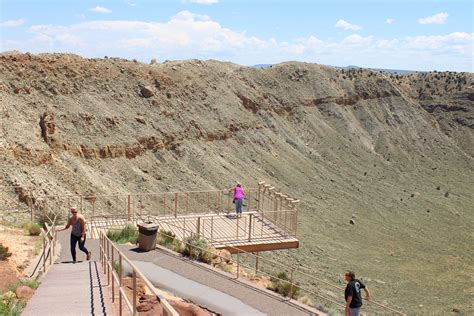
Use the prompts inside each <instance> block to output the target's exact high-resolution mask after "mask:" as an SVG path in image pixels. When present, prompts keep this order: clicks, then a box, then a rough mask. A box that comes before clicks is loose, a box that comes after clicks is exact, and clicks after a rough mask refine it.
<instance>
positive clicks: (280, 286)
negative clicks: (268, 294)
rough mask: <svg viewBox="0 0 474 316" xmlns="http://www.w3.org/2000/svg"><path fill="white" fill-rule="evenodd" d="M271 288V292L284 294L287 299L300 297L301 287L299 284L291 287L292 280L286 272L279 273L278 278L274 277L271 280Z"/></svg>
mask: <svg viewBox="0 0 474 316" xmlns="http://www.w3.org/2000/svg"><path fill="white" fill-rule="evenodd" d="M270 281H271V282H272V283H271V286H270V287H269V289H270V290H272V291H275V292H277V293H280V294H282V295H283V296H286V297H291V298H294V299H297V298H298V296H299V287H298V283H295V284H296V286H295V285H293V286H292V285H291V283H290V280H289V279H288V275H287V274H286V272H279V273H278V274H277V275H276V277H275V276H273V277H271V278H270Z"/></svg>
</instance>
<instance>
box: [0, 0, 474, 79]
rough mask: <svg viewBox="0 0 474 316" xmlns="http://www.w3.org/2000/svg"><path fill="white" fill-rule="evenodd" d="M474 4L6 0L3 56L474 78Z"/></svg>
mask: <svg viewBox="0 0 474 316" xmlns="http://www.w3.org/2000/svg"><path fill="white" fill-rule="evenodd" d="M473 3H474V2H473V1H464V0H411V1H409V0H397V1H396V0H363V1H356V0H352V1H351V0H332V1H331V0H312V1H311V0H286V1H284V0H273V1H270V0H94V1H91V0H81V1H73V0H62V1H60V0H49V1H46V0H0V51H2V52H3V51H10V50H19V51H22V52H31V53H46V52H49V53H51V52H61V53H75V54H79V55H81V56H84V57H88V58H92V57H104V56H109V57H122V58H127V59H137V60H140V61H142V62H150V60H151V59H153V58H154V59H156V60H157V61H158V62H163V61H164V60H180V59H193V58H195V59H204V60H206V59H217V60H222V61H231V62H234V63H237V64H241V65H248V66H250V65H256V64H275V63H279V62H284V61H304V62H311V63H318V64H326V65H333V66H348V65H356V66H360V67H370V68H387V69H404V70H419V71H428V70H438V71H446V70H450V71H469V72H473V71H474V69H473V59H474V55H473V54H474V49H473V46H474V30H473V28H474V26H473V23H474V22H473V20H474V18H473V14H474V13H473Z"/></svg>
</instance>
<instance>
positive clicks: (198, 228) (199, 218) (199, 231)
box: [196, 216, 201, 235]
mask: <svg viewBox="0 0 474 316" xmlns="http://www.w3.org/2000/svg"><path fill="white" fill-rule="evenodd" d="M196 229H197V234H198V235H200V234H201V216H198V218H197V227H196Z"/></svg>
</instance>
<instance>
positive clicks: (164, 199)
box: [163, 193, 166, 215]
mask: <svg viewBox="0 0 474 316" xmlns="http://www.w3.org/2000/svg"><path fill="white" fill-rule="evenodd" d="M163 215H166V193H163Z"/></svg>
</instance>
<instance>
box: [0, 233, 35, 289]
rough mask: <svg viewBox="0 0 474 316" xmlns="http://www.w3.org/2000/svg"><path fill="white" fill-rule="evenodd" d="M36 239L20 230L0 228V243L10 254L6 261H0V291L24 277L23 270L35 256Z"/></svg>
mask: <svg viewBox="0 0 474 316" xmlns="http://www.w3.org/2000/svg"><path fill="white" fill-rule="evenodd" d="M37 238H38V237H35V236H28V234H27V233H26V232H25V231H24V230H23V229H21V228H12V227H5V226H0V243H2V244H3V245H4V246H5V247H8V249H9V251H10V252H11V253H12V256H11V257H10V258H8V260H6V261H0V289H2V288H3V289H4V288H6V287H7V286H8V285H9V284H10V283H12V282H14V281H16V280H17V279H18V278H19V277H22V276H24V275H23V270H24V269H25V268H26V266H27V265H28V263H29V261H30V260H31V259H32V258H33V257H34V256H35V244H36V240H37Z"/></svg>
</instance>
